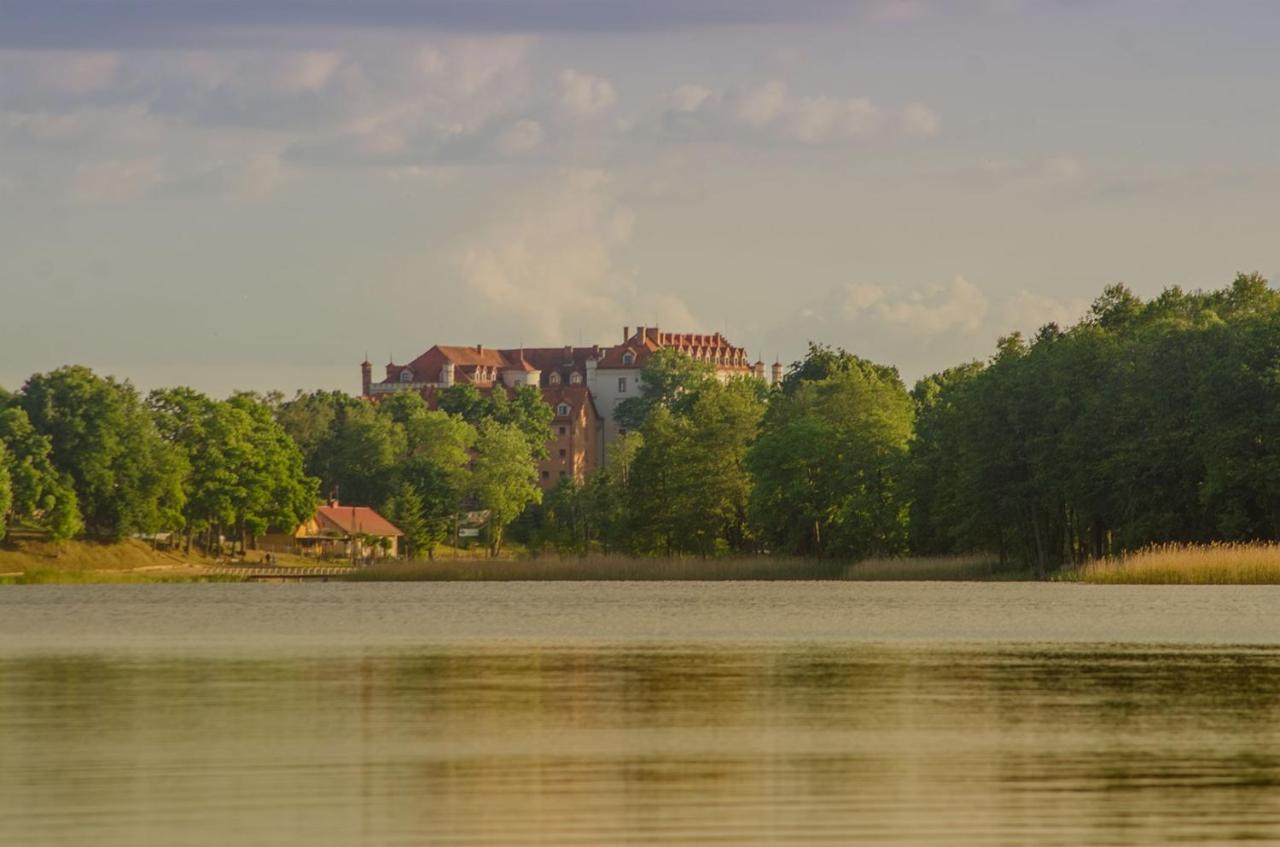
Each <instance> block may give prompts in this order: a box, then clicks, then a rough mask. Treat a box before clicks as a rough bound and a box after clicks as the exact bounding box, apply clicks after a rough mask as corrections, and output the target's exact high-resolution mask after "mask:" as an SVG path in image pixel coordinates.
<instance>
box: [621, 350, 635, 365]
mask: <svg viewBox="0 0 1280 847" xmlns="http://www.w3.org/2000/svg"><path fill="white" fill-rule="evenodd" d="M635 363H636V354H635V353H632V352H631V351H630V350H628V351H627V352H625V353H623V354H622V364H624V365H634V364H635Z"/></svg>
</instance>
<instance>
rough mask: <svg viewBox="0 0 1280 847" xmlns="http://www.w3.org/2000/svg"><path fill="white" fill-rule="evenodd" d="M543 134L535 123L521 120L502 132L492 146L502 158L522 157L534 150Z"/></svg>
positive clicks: (526, 119)
mask: <svg viewBox="0 0 1280 847" xmlns="http://www.w3.org/2000/svg"><path fill="white" fill-rule="evenodd" d="M545 134H546V133H545V132H543V130H542V125H541V124H539V123H538V122H537V121H534V120H529V119H528V118H522V119H521V120H518V121H516V122H515V123H513V124H511V126H509V127H507V128H506V129H504V130H502V132H500V133H499V134H498V137H497V139H496V140H495V142H494V145H495V146H496V147H497V149H498V152H500V153H502V155H504V156H523V155H525V154H526V153H532V152H533V151H534V150H536V149H537V148H538V145H540V144H541V143H542V138H543V136H544V135H545Z"/></svg>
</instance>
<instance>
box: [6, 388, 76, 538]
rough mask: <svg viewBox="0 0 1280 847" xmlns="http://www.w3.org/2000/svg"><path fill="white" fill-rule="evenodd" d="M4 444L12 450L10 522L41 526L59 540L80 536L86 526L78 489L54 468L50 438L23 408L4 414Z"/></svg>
mask: <svg viewBox="0 0 1280 847" xmlns="http://www.w3.org/2000/svg"><path fill="white" fill-rule="evenodd" d="M0 444H3V445H4V446H6V447H7V448H8V449H7V455H8V467H7V469H6V470H7V473H8V478H9V480H10V485H11V495H12V503H11V504H10V507H9V510H8V511H9V513H10V518H11V519H16V520H22V521H24V522H27V523H31V524H35V525H37V526H40V527H42V528H44V529H46V530H47V531H48V532H49V534H50V535H51V536H52V537H53V538H54V539H56V540H61V539H65V538H71V537H72V536H74V535H76V534H77V533H79V532H80V530H81V529H83V528H84V522H83V520H82V519H81V517H80V508H79V504H78V503H77V501H76V492H75V488H74V487H73V486H72V483H71V480H70V478H69V477H67V476H65V475H64V474H60V473H59V472H58V470H57V468H55V467H54V466H53V461H52V460H51V459H50V454H51V453H52V452H53V446H52V444H50V441H49V438H48V436H44V435H41V434H40V433H38V432H36V430H35V428H34V427H33V426H31V422H30V421H29V420H28V419H27V414H26V412H24V411H23V410H22V409H21V408H20V407H18V406H11V407H9V408H5V409H2V410H0Z"/></svg>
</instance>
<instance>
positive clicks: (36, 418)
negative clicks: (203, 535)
mask: <svg viewBox="0 0 1280 847" xmlns="http://www.w3.org/2000/svg"><path fill="white" fill-rule="evenodd" d="M18 403H19V405H20V406H21V407H22V408H23V410H24V411H25V412H26V413H27V417H28V419H29V420H30V422H31V425H32V426H33V427H34V428H35V430H36V431H37V432H38V433H40V434H41V435H44V436H46V437H48V439H49V442H50V444H51V445H52V453H51V458H52V461H53V465H54V467H55V468H57V469H58V472H59V473H60V474H65V475H66V476H67V477H68V478H70V480H71V481H72V484H73V485H74V488H75V492H76V496H77V498H78V500H79V506H80V511H81V513H82V515H83V518H84V524H85V529H86V531H87V532H88V533H89V534H90V535H91V536H93V537H96V538H103V539H119V538H122V537H124V536H126V535H128V534H130V533H135V532H155V531H157V530H161V529H170V528H177V527H179V526H181V520H182V519H181V511H182V506H183V502H182V498H183V494H182V475H183V467H182V465H181V461H180V457H179V456H178V455H177V454H176V453H175V452H174V451H173V450H172V448H171V447H170V446H169V445H167V444H166V443H165V442H164V441H163V440H162V439H161V438H160V436H159V434H158V433H157V431H156V428H155V425H154V424H153V422H152V420H151V417H150V415H149V414H148V413H147V410H146V409H145V407H144V406H143V404H142V402H141V401H140V400H139V398H138V395H137V392H136V391H135V390H134V388H133V386H131V385H129V384H128V383H119V382H116V381H115V380H114V379H111V378H102V377H99V376H97V375H96V374H94V373H93V372H92V371H91V370H89V369H88V368H84V367H79V366H69V367H64V368H59V369H58V370H56V371H52V372H50V373H48V374H36V375H34V376H32V377H31V378H30V379H28V380H27V382H26V384H25V385H24V386H23V388H22V392H21V394H20V395H19V399H18Z"/></svg>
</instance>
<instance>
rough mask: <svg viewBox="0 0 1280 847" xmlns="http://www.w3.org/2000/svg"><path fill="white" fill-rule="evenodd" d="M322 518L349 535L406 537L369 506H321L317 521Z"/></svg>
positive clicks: (318, 510) (317, 511)
mask: <svg viewBox="0 0 1280 847" xmlns="http://www.w3.org/2000/svg"><path fill="white" fill-rule="evenodd" d="M321 518H323V519H324V520H325V521H327V522H328V523H331V524H333V525H334V526H336V527H337V528H338V529H339V530H341V531H342V532H345V533H347V534H348V535H351V534H356V533H360V534H365V535H385V536H397V535H404V533H403V532H401V531H400V530H399V529H397V528H396V526H395V524H393V523H391V521H389V520H387V519H386V518H384V517H383V516H382V515H380V514H378V513H377V512H375V511H374V510H373V509H370V508H369V507H368V506H341V505H339V506H321V507H320V508H318V509H316V521H317V522H319V521H320V519H321Z"/></svg>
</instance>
